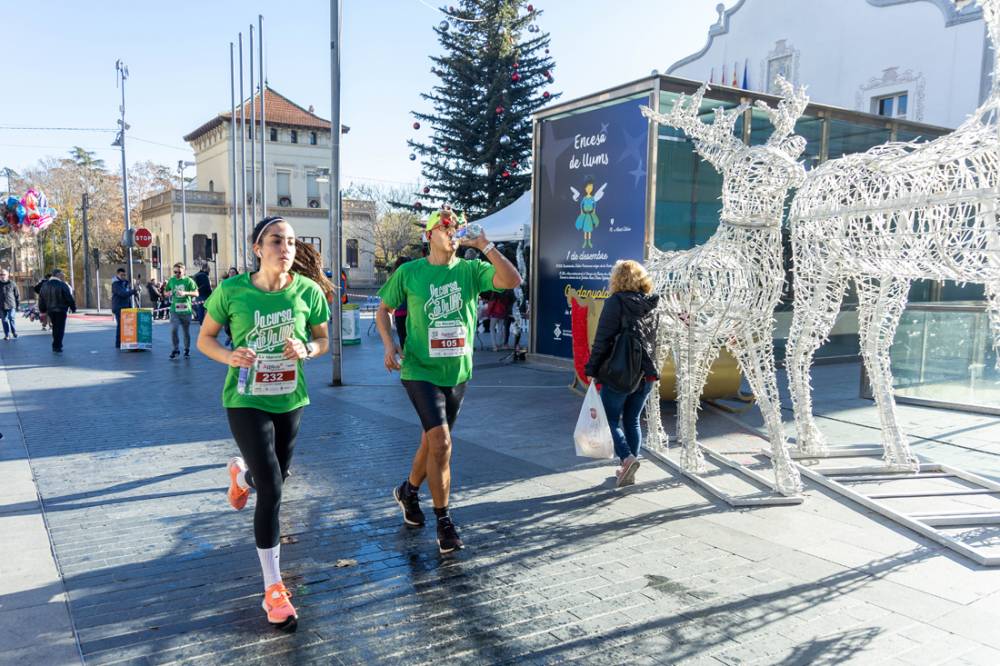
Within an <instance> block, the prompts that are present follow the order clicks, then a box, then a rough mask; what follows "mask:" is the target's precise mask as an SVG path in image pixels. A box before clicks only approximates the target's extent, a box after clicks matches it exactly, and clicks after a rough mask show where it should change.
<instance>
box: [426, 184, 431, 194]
mask: <svg viewBox="0 0 1000 666" xmlns="http://www.w3.org/2000/svg"><path fill="white" fill-rule="evenodd" d="M430 193H431V188H429V187H427V186H426V185H425V186H424V194H430Z"/></svg>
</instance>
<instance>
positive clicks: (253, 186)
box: [249, 23, 260, 226]
mask: <svg viewBox="0 0 1000 666" xmlns="http://www.w3.org/2000/svg"><path fill="white" fill-rule="evenodd" d="M249 139H250V201H252V202H253V203H252V204H251V206H250V221H251V222H252V224H253V226H256V225H257V221H258V220H259V219H260V218H259V217H257V91H256V90H255V87H254V71H253V24H252V23H251V24H250V136H249Z"/></svg>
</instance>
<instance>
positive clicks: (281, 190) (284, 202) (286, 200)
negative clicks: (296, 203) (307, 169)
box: [277, 170, 292, 206]
mask: <svg viewBox="0 0 1000 666" xmlns="http://www.w3.org/2000/svg"><path fill="white" fill-rule="evenodd" d="M277 175H278V188H277V195H278V205H279V206H291V205H292V189H291V181H292V172H291V171H280V170H279V171H278V174H277Z"/></svg>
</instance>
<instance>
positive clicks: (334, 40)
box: [330, 0, 343, 386]
mask: <svg viewBox="0 0 1000 666" xmlns="http://www.w3.org/2000/svg"><path fill="white" fill-rule="evenodd" d="M340 10H341V0H330V270H331V271H332V272H333V279H334V283H335V284H340V225H341V219H340V132H341V128H340V51H341V46H340V34H341V31H340V15H341V14H340ZM340 296H341V294H338V295H337V298H335V299H333V307H332V308H331V312H330V315H331V317H332V319H333V326H331V327H330V356H331V360H332V361H333V375H332V378H331V381H330V383H331V384H332V385H333V386H340V385H342V384H343V367H342V361H343V359H342V356H341V354H342V351H343V350H342V348H341V334H340V333H341V331H340V329H341V308H340V303H341V301H340Z"/></svg>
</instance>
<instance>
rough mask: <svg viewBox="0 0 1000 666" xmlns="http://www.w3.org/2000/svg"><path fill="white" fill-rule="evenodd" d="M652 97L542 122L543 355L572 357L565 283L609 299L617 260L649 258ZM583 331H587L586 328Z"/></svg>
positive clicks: (538, 317)
mask: <svg viewBox="0 0 1000 666" xmlns="http://www.w3.org/2000/svg"><path fill="white" fill-rule="evenodd" d="M648 104H649V96H648V95H643V96H642V97H640V98H634V99H628V100H625V101H622V102H619V103H617V104H611V105H609V106H603V107H600V108H597V109H593V110H590V111H584V112H582V113H578V114H575V115H572V116H567V117H564V118H557V119H554V120H543V121H542V126H541V146H540V156H539V159H538V178H537V179H536V184H537V185H536V187H537V192H536V194H537V197H538V231H537V247H536V248H535V250H536V252H537V253H538V255H537V256H538V275H537V276H535V279H536V280H537V298H536V301H537V302H536V303H535V305H534V310H535V316H534V322H535V323H536V329H535V330H536V332H537V333H536V336H537V337H536V349H535V351H536V352H537V353H539V354H548V355H551V356H561V357H564V358H571V357H572V356H573V340H572V336H573V333H574V331H573V330H572V327H571V324H570V311H569V306H568V305H567V301H566V291H567V289H570V288H572V289H575V290H577V291H578V292H581V293H582V294H584V295H588V296H597V297H606V295H607V294H606V290H607V285H608V277H609V276H610V275H611V268H612V267H613V266H614V264H615V261H617V260H619V259H638V260H639V261H641V260H642V258H643V246H644V243H645V235H646V234H645V231H646V223H645V220H646V171H647V167H648V165H647V164H646V159H647V154H648V153H647V144H648V127H649V126H648V123H647V120H646V119H645V118H643V117H642V115H641V114H640V112H639V108H640V107H641V106H644V105H648ZM581 334H582V333H581Z"/></svg>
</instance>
